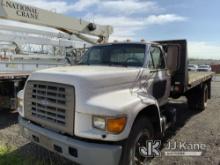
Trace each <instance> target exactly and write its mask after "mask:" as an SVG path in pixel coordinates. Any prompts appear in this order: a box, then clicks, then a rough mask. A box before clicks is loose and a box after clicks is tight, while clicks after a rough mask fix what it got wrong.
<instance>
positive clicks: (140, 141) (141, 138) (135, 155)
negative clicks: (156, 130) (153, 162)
mask: <svg viewBox="0 0 220 165" xmlns="http://www.w3.org/2000/svg"><path fill="white" fill-rule="evenodd" d="M149 139H150V135H149V132H148V131H147V130H144V131H142V132H140V133H139V135H138V136H137V138H136V139H135V143H134V144H133V147H132V148H131V152H130V165H146V164H147V161H148V158H146V157H143V156H142V155H141V154H140V151H139V148H140V147H146V142H147V140H149Z"/></svg>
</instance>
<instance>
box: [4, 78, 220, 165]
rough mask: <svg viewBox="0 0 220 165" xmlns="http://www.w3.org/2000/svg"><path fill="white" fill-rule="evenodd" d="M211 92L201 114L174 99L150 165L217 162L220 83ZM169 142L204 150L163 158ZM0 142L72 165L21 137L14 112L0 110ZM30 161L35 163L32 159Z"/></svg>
mask: <svg viewBox="0 0 220 165" xmlns="http://www.w3.org/2000/svg"><path fill="white" fill-rule="evenodd" d="M212 92H213V94H212V95H213V96H212V99H211V100H210V101H209V103H208V108H207V109H206V110H205V111H203V112H201V113H196V112H194V111H192V110H189V109H188V107H187V104H186V100H185V99H184V98H183V99H182V98H181V99H179V100H175V102H174V106H176V108H177V124H176V126H175V127H174V128H172V129H170V130H168V132H167V134H166V137H165V139H164V146H165V147H163V148H162V157H161V158H154V159H153V160H152V161H151V164H152V165H156V164H163V165H170V164H173V165H176V164H181V165H182V164H186V165H191V164H192V165H194V164H198V165H207V164H210V165H212V164H213V165H220V82H213V87H212ZM169 141H171V142H174V141H178V142H191V143H202V144H206V145H207V149H206V150H205V152H204V154H203V156H201V157H166V156H164V151H165V149H166V145H167V143H168V142H169ZM0 145H7V146H12V147H14V148H16V150H15V151H14V152H16V153H19V154H21V155H22V156H24V157H28V156H31V157H34V159H36V160H43V162H44V164H45V165H47V164H48V165H61V164H63V165H71V164H73V163H71V162H70V161H68V160H66V159H63V158H61V157H60V156H58V155H56V154H53V153H51V152H48V151H47V150H45V149H43V148H41V147H39V146H37V145H34V144H32V143H30V142H29V141H27V140H26V139H24V138H23V137H22V136H21V135H20V133H19V126H18V124H17V113H16V112H8V111H6V110H1V111H0ZM32 164H33V165H37V164H35V162H34V161H33V162H32Z"/></svg>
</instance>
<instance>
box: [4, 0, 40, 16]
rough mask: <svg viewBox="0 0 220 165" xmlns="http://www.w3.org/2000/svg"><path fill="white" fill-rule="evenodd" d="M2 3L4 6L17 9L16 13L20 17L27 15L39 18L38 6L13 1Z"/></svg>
mask: <svg viewBox="0 0 220 165" xmlns="http://www.w3.org/2000/svg"><path fill="white" fill-rule="evenodd" d="M1 3H2V6H4V7H7V8H11V9H14V10H15V11H16V15H18V16H20V17H25V18H30V19H35V20H37V19H38V17H39V12H38V10H37V9H36V8H33V7H30V6H26V5H23V4H19V3H16V2H11V1H2V2H1Z"/></svg>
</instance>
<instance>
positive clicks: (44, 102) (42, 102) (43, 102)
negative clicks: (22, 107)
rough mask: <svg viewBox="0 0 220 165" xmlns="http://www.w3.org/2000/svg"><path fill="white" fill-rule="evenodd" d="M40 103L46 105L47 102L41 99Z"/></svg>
mask: <svg viewBox="0 0 220 165" xmlns="http://www.w3.org/2000/svg"><path fill="white" fill-rule="evenodd" d="M40 103H41V104H42V105H44V106H48V105H49V102H48V101H47V100H41V101H40Z"/></svg>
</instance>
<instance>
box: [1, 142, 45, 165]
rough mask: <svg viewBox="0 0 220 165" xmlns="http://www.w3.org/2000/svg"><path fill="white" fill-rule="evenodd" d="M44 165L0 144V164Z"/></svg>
mask: <svg viewBox="0 0 220 165" xmlns="http://www.w3.org/2000/svg"><path fill="white" fill-rule="evenodd" d="M32 164H34V165H45V163H43V162H41V161H36V160H35V159H34V158H31V157H22V156H21V155H19V154H18V153H16V152H15V149H13V148H11V147H7V146H0V165H32Z"/></svg>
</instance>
